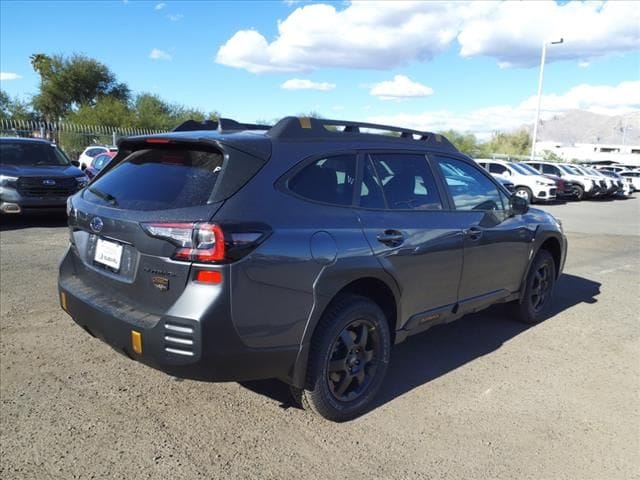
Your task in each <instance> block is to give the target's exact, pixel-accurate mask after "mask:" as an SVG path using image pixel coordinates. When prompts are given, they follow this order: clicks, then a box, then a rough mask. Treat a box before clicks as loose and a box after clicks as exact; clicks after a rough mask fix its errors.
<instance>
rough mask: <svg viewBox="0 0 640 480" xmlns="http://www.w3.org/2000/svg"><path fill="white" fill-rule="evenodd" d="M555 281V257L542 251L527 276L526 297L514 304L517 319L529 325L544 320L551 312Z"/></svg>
mask: <svg viewBox="0 0 640 480" xmlns="http://www.w3.org/2000/svg"><path fill="white" fill-rule="evenodd" d="M555 281H556V266H555V263H554V261H553V257H552V256H551V254H550V253H549V252H548V251H547V250H540V251H539V252H538V254H537V255H536V257H535V258H534V260H533V263H532V264H531V269H530V270H529V274H528V275H527V283H526V286H525V290H524V296H523V298H522V299H521V300H520V302H515V304H514V309H515V316H516V318H517V319H518V320H520V321H521V322H524V323H528V324H534V323H538V322H540V321H542V320H544V318H545V317H546V315H547V314H548V313H549V310H550V306H551V299H552V297H553V289H554V287H555Z"/></svg>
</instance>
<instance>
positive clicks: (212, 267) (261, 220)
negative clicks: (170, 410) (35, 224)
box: [59, 117, 567, 421]
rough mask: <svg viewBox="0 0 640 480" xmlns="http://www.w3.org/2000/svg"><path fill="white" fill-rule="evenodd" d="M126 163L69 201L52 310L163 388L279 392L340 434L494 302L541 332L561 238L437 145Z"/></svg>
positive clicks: (423, 139) (286, 136)
mask: <svg viewBox="0 0 640 480" xmlns="http://www.w3.org/2000/svg"><path fill="white" fill-rule="evenodd" d="M364 129H377V130H380V131H385V130H386V131H391V132H393V133H395V134H396V136H388V135H378V134H373V133H369V132H370V130H364ZM363 130H364V131H363ZM119 149H120V150H119V153H118V155H117V156H116V157H115V158H114V160H113V161H111V162H110V163H109V164H108V165H107V166H106V167H105V169H103V171H102V172H100V174H99V175H98V177H96V179H95V180H94V181H93V183H91V184H90V185H89V186H88V187H87V188H86V189H84V190H83V191H82V192H80V193H78V194H76V195H74V196H73V197H72V198H71V199H70V201H69V205H68V211H69V228H70V231H71V244H70V246H69V249H68V251H67V252H66V254H65V256H64V258H63V260H62V262H61V264H60V274H59V293H60V303H61V306H62V308H63V309H64V310H65V311H66V312H68V313H69V315H71V317H73V319H74V320H75V321H76V322H77V323H78V324H79V325H81V326H82V327H83V328H84V329H86V330H87V331H88V332H89V333H91V334H92V335H95V336H97V337H99V338H101V339H102V340H104V341H105V342H107V343H109V344H110V345H112V346H113V347H115V349H116V350H118V351H120V352H122V353H124V354H125V355H127V356H129V357H130V358H133V359H135V360H138V361H140V362H143V363H145V364H147V365H150V366H152V367H155V368H158V369H161V370H163V371H165V372H168V373H170V374H171V375H175V376H181V377H188V378H199V379H207V380H216V381H232V380H234V381H235V380H249V379H263V378H278V379H281V380H283V381H285V382H286V383H288V384H289V385H291V386H292V390H293V391H294V393H295V394H296V395H297V396H298V397H299V398H300V400H301V402H302V404H303V405H305V406H307V407H310V408H311V409H313V410H314V411H315V412H317V413H319V414H320V415H322V416H324V417H325V418H328V419H332V420H337V421H341V420H347V419H350V418H353V417H355V416H357V415H360V414H361V413H363V412H364V411H366V409H367V408H368V407H369V406H370V404H371V401H372V399H373V397H374V396H375V394H376V392H377V391H378V390H379V388H380V386H381V384H382V381H383V378H384V376H385V373H386V370H387V365H388V363H389V360H390V350H391V346H392V345H393V344H397V343H400V342H402V341H403V340H405V338H407V337H408V336H409V335H413V334H416V333H419V332H423V331H425V330H427V329H428V328H429V327H431V326H433V325H437V324H441V323H446V322H450V321H452V320H455V319H457V318H460V317H462V316H463V315H465V314H467V313H471V312H476V311H478V310H481V309H483V308H486V307H488V306H489V305H492V304H495V303H501V302H510V304H511V305H512V308H513V311H514V313H515V315H516V316H517V317H518V318H519V319H521V320H523V321H525V322H528V323H535V322H539V321H541V320H542V319H544V318H545V316H546V315H548V312H549V307H550V304H551V295H552V293H553V289H554V284H555V282H556V280H557V278H558V276H559V275H560V272H561V271H562V268H563V265H564V261H565V256H566V251H567V241H566V238H565V236H564V234H563V232H562V227H561V225H560V223H559V222H558V221H557V220H556V219H555V218H553V217H552V216H551V215H549V214H547V213H545V212H543V211H541V210H536V209H529V207H528V205H527V203H526V201H525V200H524V199H522V198H519V197H514V196H511V195H509V193H508V192H507V191H506V190H505V189H504V188H503V187H502V186H501V185H500V184H499V183H498V182H497V181H496V180H495V179H493V178H492V177H491V175H490V174H489V173H488V172H486V171H484V170H483V169H482V168H480V167H479V166H477V165H476V164H475V163H474V162H473V161H472V160H471V159H470V158H469V157H467V156H465V155H463V154H461V153H460V152H459V151H458V150H456V148H455V147H453V146H452V145H451V144H450V143H449V142H448V141H447V140H446V138H444V137H442V136H440V135H435V134H431V133H428V132H418V131H413V130H407V129H402V128H395V127H389V126H381V125H371V124H359V123H353V122H345V121H334V120H317V119H310V118H295V117H287V118H285V119H283V120H281V121H280V122H278V123H277V124H276V125H275V126H273V127H271V128H269V127H265V126H259V125H246V124H240V123H237V122H234V121H231V120H226V119H221V120H220V123H214V122H205V123H196V122H193V121H189V122H186V123H185V124H183V125H181V126H180V127H178V128H177V129H176V130H175V131H174V132H172V133H167V134H162V135H155V136H141V137H132V138H128V139H124V140H122V141H121V142H120V144H119ZM141 178H142V179H144V181H141V180H140V179H141Z"/></svg>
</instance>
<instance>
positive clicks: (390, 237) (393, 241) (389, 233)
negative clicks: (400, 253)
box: [376, 230, 404, 247]
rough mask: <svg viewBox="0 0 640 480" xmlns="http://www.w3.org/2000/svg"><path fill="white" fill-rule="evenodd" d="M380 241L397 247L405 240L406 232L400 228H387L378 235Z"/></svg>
mask: <svg viewBox="0 0 640 480" xmlns="http://www.w3.org/2000/svg"><path fill="white" fill-rule="evenodd" d="M376 238H377V239H378V241H379V242H380V243H384V244H385V245H388V246H389V247H397V246H399V245H402V242H404V234H403V233H402V232H400V231H398V230H385V231H384V232H382V233H380V234H378V236H377V237H376Z"/></svg>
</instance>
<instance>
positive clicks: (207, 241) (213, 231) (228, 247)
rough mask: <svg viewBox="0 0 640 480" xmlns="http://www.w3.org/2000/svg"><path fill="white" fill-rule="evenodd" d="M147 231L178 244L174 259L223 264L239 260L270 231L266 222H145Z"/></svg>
mask: <svg viewBox="0 0 640 480" xmlns="http://www.w3.org/2000/svg"><path fill="white" fill-rule="evenodd" d="M142 228H143V229H144V231H145V232H146V233H147V234H148V235H150V236H152V237H156V238H162V239H164V240H167V241H169V242H171V243H173V244H174V245H175V246H176V247H178V248H177V249H176V251H175V253H174V254H173V257H172V258H173V259H175V260H182V261H186V262H201V263H223V262H229V261H234V260H238V259H239V258H242V257H243V256H244V255H246V254H247V253H249V252H250V251H251V250H253V249H254V248H255V247H256V246H258V245H259V244H260V242H261V241H262V240H264V239H265V238H266V237H267V235H268V234H269V233H270V229H269V228H268V227H266V226H265V225H262V224H250V225H237V224H234V225H230V226H221V225H218V224H215V223H193V222H180V223H164V222H162V223H143V224H142Z"/></svg>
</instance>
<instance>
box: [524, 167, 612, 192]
mask: <svg viewBox="0 0 640 480" xmlns="http://www.w3.org/2000/svg"><path fill="white" fill-rule="evenodd" d="M526 164H527V165H529V166H530V167H533V168H534V169H536V170H537V171H539V172H540V173H543V174H544V173H546V174H549V175H555V176H557V177H560V178H562V179H563V180H568V181H570V182H571V183H573V186H574V191H575V193H576V199H577V200H582V199H584V198H591V197H595V196H596V195H599V194H600V193H601V192H602V188H601V187H600V183H599V182H598V181H596V180H594V179H593V178H591V177H586V176H585V175H584V174H582V173H581V172H579V171H578V170H576V169H574V168H573V166H572V165H565V164H561V163H555V162H539V161H535V162H526Z"/></svg>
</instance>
